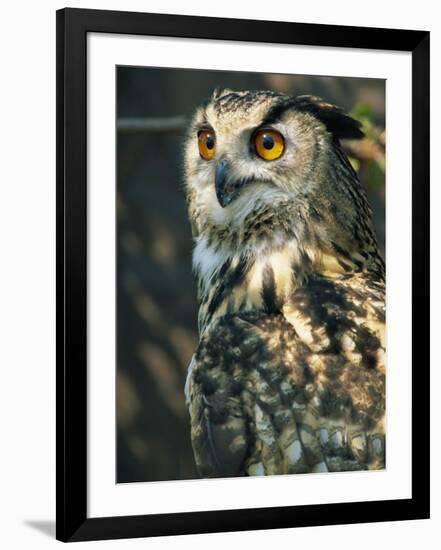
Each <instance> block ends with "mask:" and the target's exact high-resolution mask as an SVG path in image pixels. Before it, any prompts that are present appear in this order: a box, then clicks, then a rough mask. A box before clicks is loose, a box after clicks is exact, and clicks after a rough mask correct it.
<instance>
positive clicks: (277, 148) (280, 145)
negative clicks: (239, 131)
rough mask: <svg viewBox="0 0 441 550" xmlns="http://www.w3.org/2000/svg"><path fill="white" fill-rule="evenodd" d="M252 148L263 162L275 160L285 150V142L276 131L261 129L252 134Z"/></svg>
mask: <svg viewBox="0 0 441 550" xmlns="http://www.w3.org/2000/svg"><path fill="white" fill-rule="evenodd" d="M254 146H255V148H256V152H257V154H258V155H259V157H260V158H263V160H276V159H278V158H279V157H281V156H282V153H283V151H284V150H285V140H284V139H283V136H282V134H281V133H280V132H278V131H277V130H271V129H265V128H263V129H262V130H258V131H257V132H256V133H255V134H254Z"/></svg>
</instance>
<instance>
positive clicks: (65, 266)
mask: <svg viewBox="0 0 441 550" xmlns="http://www.w3.org/2000/svg"><path fill="white" fill-rule="evenodd" d="M56 17H57V81H56V82H57V106H56V109H57V153H56V155H57V159H56V160H57V168H56V170H57V174H56V175H57V317H56V319H57V321H56V323H57V383H56V390H57V423H56V436H57V445H56V453H57V476H56V477H57V479H56V482H57V494H56V497H57V505H56V537H57V539H59V540H61V541H84V540H97V539H116V538H129V537H147V536H159V535H177V534H188V533H208V532H222V531H239V530H245V529H246V530H250V529H251V530H254V529H270V528H284V527H285V528H286V527H299V526H316V525H330V524H339V523H360V522H378V521H392V520H408V519H423V518H428V517H429V426H430V425H429V40H430V37H429V33H428V32H425V31H410V30H392V29H380V28H359V27H341V26H334V25H332V26H331V25H312V24H311V25H310V24H303V23H302V24H300V23H286V22H272V21H253V20H237V19H217V18H206V17H193V16H191V17H190V16H181V15H159V14H148V13H131V12H116V11H99V10H87V9H63V10H60V11H58V12H57V16H56ZM90 32H98V33H118V34H131V35H152V36H168V37H182V38H204V39H216V40H236V41H250V42H268V43H277V44H298V45H310V46H328V47H329V46H334V47H344V48H368V49H377V50H396V51H406V52H411V54H412V200H413V205H412V254H413V255H412V343H413V345H412V425H413V426H414V427H415V426H417V427H418V429H415V428H414V429H413V430H412V498H409V499H405V500H383V501H375V502H353V503H342V504H320V505H308V506H286V507H276V508H253V509H245V510H225V511H209V512H194V513H170V514H152V515H139V516H121V517H103V518H88V517H87V409H86V403H87V399H86V396H87V216H86V212H87V174H86V167H87V139H86V136H87V127H86V84H87V83H86V74H87V71H86V69H87V67H86V60H87V55H86V54H87V52H86V47H87V46H86V45H87V41H86V38H87V33H90Z"/></svg>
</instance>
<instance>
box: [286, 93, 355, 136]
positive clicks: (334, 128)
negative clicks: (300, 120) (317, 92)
mask: <svg viewBox="0 0 441 550" xmlns="http://www.w3.org/2000/svg"><path fill="white" fill-rule="evenodd" d="M295 108H296V110H298V111H303V112H307V113H310V114H311V115H313V116H315V117H316V118H317V119H318V120H320V121H321V122H322V123H323V124H324V125H325V126H326V129H327V130H328V132H330V133H331V134H333V136H334V137H335V138H337V139H360V138H362V137H364V133H363V132H362V130H361V123H360V122H359V121H358V120H355V119H354V118H352V117H351V116H349V115H348V114H347V113H345V111H344V110H343V109H341V108H340V107H337V106H336V105H332V104H331V103H327V102H326V101H324V100H323V99H321V98H320V97H316V96H311V95H303V96H298V97H296V99H295Z"/></svg>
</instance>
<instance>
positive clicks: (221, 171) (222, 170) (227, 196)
mask: <svg viewBox="0 0 441 550" xmlns="http://www.w3.org/2000/svg"><path fill="white" fill-rule="evenodd" d="M228 169H229V166H228V162H227V161H226V160H225V159H223V160H220V161H219V162H218V164H217V166H216V173H215V177H214V184H215V189H216V196H217V200H218V201H219V204H220V205H221V206H222V208H225V207H226V206H228V205H229V204H230V203H231V202H233V200H234V199H235V198H237V196H238V195H239V190H240V188H241V187H242V185H243V183H244V182H243V181H241V180H238V181H234V180H232V179H231V178H230V177H229V174H228Z"/></svg>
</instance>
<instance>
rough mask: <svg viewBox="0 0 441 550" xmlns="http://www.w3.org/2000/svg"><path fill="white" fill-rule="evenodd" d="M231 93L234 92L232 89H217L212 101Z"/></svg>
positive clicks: (212, 95)
mask: <svg viewBox="0 0 441 550" xmlns="http://www.w3.org/2000/svg"><path fill="white" fill-rule="evenodd" d="M231 92H233V90H231V88H215V89H214V90H213V93H212V94H211V99H212V100H214V99H219V98H220V97H222V96H223V95H227V94H231Z"/></svg>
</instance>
